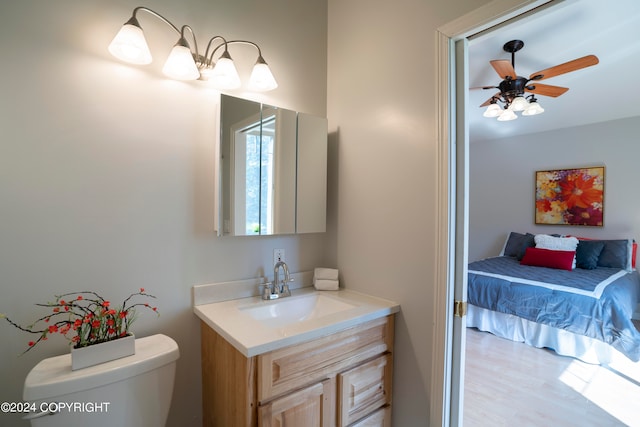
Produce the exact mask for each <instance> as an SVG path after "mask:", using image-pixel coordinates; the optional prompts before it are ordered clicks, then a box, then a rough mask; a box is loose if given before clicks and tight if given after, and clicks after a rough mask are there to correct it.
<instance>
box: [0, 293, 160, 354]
mask: <svg viewBox="0 0 640 427" xmlns="http://www.w3.org/2000/svg"><path fill="white" fill-rule="evenodd" d="M137 296H143V297H149V298H155V296H153V295H150V294H148V293H145V290H144V288H140V291H139V292H135V293H133V294H131V295H129V297H127V299H125V300H124V302H123V303H122V305H121V306H119V307H117V308H113V307H112V305H111V303H110V302H109V301H108V300H105V299H104V298H103V297H101V296H100V295H98V294H97V293H95V292H93V291H81V292H70V293H66V294H62V295H56V296H55V297H56V300H55V302H47V303H46V304H36V305H37V306H41V307H49V308H51V309H52V312H51V313H49V314H47V315H45V316H43V317H41V318H39V319H38V320H36V321H35V322H33V323H32V324H31V325H28V326H26V327H23V326H20V325H19V324H17V323H16V322H14V321H13V320H11V319H9V318H8V317H6V316H5V315H4V314H1V313H0V318H5V319H6V320H7V322H9V323H11V324H12V325H13V326H15V327H16V328H18V329H20V330H22V331H25V332H29V333H32V334H36V335H39V337H38V338H37V339H36V340H35V341H29V343H28V347H27V349H26V350H25V351H24V352H23V354H24V353H26V352H27V351H29V350H31V349H32V348H34V347H35V346H36V345H37V344H38V343H39V342H41V341H46V340H47V339H48V335H49V334H53V333H59V334H62V335H64V337H65V338H66V339H67V340H69V345H73V348H82V347H87V346H90V345H93V344H99V343H103V342H107V341H112V340H115V339H118V338H121V337H125V336H127V335H129V334H130V332H129V328H130V327H131V324H132V323H133V322H134V320H135V319H136V307H144V308H148V309H150V310H152V311H153V312H155V313H156V314H157V315H158V316H159V315H160V313H159V312H158V308H157V307H153V306H151V305H149V304H148V303H140V302H133V299H134V297H137Z"/></svg>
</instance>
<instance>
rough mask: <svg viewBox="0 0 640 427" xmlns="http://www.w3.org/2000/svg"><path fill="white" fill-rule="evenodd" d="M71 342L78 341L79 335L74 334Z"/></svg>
mask: <svg viewBox="0 0 640 427" xmlns="http://www.w3.org/2000/svg"><path fill="white" fill-rule="evenodd" d="M71 341H72V342H78V341H80V337H79V336H78V335H76V336H75V337H73V338H71Z"/></svg>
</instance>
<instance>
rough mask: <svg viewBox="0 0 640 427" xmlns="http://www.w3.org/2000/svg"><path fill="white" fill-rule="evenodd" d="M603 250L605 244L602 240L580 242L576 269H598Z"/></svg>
mask: <svg viewBox="0 0 640 427" xmlns="http://www.w3.org/2000/svg"><path fill="white" fill-rule="evenodd" d="M602 249H604V242H603V241H601V240H580V241H579V242H578V247H577V248H576V267H578V268H584V269H585V270H593V269H594V268H597V267H598V260H599V259H600V254H601V253H602Z"/></svg>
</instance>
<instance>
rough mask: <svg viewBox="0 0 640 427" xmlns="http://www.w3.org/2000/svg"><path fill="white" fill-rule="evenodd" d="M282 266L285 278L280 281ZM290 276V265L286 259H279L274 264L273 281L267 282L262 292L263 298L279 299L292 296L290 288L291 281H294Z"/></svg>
mask: <svg viewBox="0 0 640 427" xmlns="http://www.w3.org/2000/svg"><path fill="white" fill-rule="evenodd" d="M280 267H282V270H283V271H284V279H282V281H280ZM293 280H294V279H292V278H291V277H290V276H289V267H287V264H286V263H285V262H284V261H278V262H277V263H276V265H274V266H273V282H269V283H265V285H264V290H263V292H262V299H277V298H282V297H288V296H291V291H290V290H289V285H288V283H289V282H293Z"/></svg>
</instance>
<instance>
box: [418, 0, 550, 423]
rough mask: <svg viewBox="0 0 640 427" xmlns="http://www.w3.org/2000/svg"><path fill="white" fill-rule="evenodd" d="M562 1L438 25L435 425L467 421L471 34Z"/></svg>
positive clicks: (510, 1)
mask: <svg viewBox="0 0 640 427" xmlns="http://www.w3.org/2000/svg"><path fill="white" fill-rule="evenodd" d="M561 2H562V0H556V1H552V0H537V1H523V0H502V1H498V0H496V1H493V2H491V3H489V4H487V5H485V6H483V7H481V8H479V9H477V10H475V11H473V12H472V13H470V14H467V15H465V16H463V17H461V18H459V19H457V20H456V21H453V22H451V23H450V24H448V25H445V26H443V27H441V28H439V30H438V50H437V61H436V62H437V75H438V85H437V87H438V90H439V91H438V93H437V98H438V100H437V101H438V114H439V117H438V121H437V123H438V128H437V129H436V133H437V141H438V154H437V155H438V159H439V161H438V170H437V188H438V200H437V202H438V204H437V205H438V206H439V208H438V209H439V210H438V216H437V218H436V222H437V227H436V229H437V230H440V232H439V234H438V236H437V246H438V251H437V254H438V255H437V256H438V259H437V260H436V266H446V267H443V268H437V269H436V271H435V273H434V274H435V281H436V283H446V286H442V287H439V288H438V289H437V291H436V298H434V313H435V319H434V324H435V334H434V348H442V349H444V351H443V352H437V354H436V355H435V356H434V368H435V369H434V378H433V381H432V393H431V407H432V408H433V410H432V411H431V413H432V416H431V419H430V425H442V426H458V425H462V418H463V414H462V411H463V408H464V362H465V360H464V354H465V339H466V325H465V318H464V310H461V311H458V312H457V314H458V315H454V307H457V308H459V307H464V304H466V264H467V250H468V194H467V193H468V192H467V182H468V152H469V135H468V123H467V117H466V111H465V106H466V104H467V103H466V97H467V93H468V77H467V76H468V74H467V64H466V58H467V56H468V38H469V37H470V36H472V35H473V34H477V33H479V32H481V31H486V30H488V29H489V28H492V27H495V26H498V25H500V24H502V23H504V22H506V21H508V20H510V19H513V18H515V17H517V16H521V15H523V14H525V13H532V11H533V10H534V9H537V8H542V7H543V6H545V5H548V4H550V3H554V4H558V3H561Z"/></svg>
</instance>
